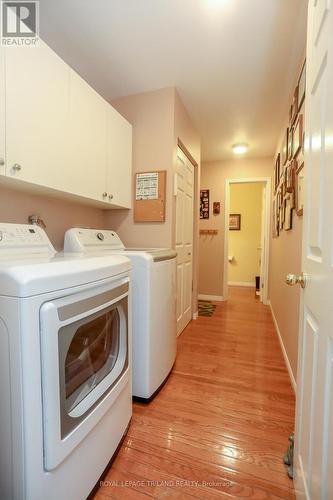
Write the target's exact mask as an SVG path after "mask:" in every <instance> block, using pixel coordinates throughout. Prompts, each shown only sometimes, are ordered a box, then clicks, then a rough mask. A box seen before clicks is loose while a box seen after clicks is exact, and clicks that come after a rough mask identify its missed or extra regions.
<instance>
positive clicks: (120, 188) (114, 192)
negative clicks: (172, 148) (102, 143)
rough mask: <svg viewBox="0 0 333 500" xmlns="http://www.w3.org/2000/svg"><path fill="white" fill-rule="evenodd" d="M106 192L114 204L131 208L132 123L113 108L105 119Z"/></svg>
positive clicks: (110, 108)
mask: <svg viewBox="0 0 333 500" xmlns="http://www.w3.org/2000/svg"><path fill="white" fill-rule="evenodd" d="M106 182H107V193H108V197H109V199H110V202H111V203H112V204H114V205H115V206H119V207H124V208H131V200H132V125H130V124H129V123H128V121H127V120H125V118H123V117H122V116H121V115H120V114H119V113H118V112H117V111H116V110H115V109H114V108H112V107H111V106H110V107H109V109H108V120H107V177H106Z"/></svg>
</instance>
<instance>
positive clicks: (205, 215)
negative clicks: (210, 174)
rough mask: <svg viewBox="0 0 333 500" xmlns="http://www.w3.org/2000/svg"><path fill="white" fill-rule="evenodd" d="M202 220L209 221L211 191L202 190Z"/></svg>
mask: <svg viewBox="0 0 333 500" xmlns="http://www.w3.org/2000/svg"><path fill="white" fill-rule="evenodd" d="M200 219H209V189H201V190H200Z"/></svg>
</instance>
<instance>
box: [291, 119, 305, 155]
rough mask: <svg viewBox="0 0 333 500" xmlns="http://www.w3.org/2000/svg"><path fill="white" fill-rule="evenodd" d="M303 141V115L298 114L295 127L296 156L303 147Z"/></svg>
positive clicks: (294, 150) (294, 144) (294, 149)
mask: <svg viewBox="0 0 333 500" xmlns="http://www.w3.org/2000/svg"><path fill="white" fill-rule="evenodd" d="M302 142H303V115H298V118H297V121H296V124H295V128H294V131H293V155H294V158H296V156H297V155H298V153H299V152H300V151H301V149H302Z"/></svg>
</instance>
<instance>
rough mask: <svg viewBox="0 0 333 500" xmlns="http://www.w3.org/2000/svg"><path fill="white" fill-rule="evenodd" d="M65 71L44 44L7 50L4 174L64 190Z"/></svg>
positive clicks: (61, 63) (67, 97) (67, 102)
mask: <svg viewBox="0 0 333 500" xmlns="http://www.w3.org/2000/svg"><path fill="white" fill-rule="evenodd" d="M69 75H70V69H69V67H68V66H67V65H66V64H65V63H64V62H63V61H62V60H61V59H60V58H59V57H58V56H57V55H56V54H55V53H54V52H53V51H52V50H51V49H50V48H49V47H48V46H47V45H46V44H44V43H43V42H41V43H40V45H39V47H36V48H31V47H26V48H24V47H17V48H15V47H11V48H8V49H6V149H7V151H6V153H7V162H6V163H7V170H6V174H7V175H8V176H10V177H13V178H18V179H21V180H24V181H27V182H30V183H33V184H38V185H42V186H45V187H51V188H54V189H58V190H66V184H65V182H64V176H63V173H64V171H66V169H67V168H68V166H69V165H68V163H67V157H68V154H67V146H68V142H67V140H68V139H67V138H68V109H69V91H68V90H69Z"/></svg>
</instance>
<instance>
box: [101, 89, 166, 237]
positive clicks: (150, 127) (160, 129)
mask: <svg viewBox="0 0 333 500" xmlns="http://www.w3.org/2000/svg"><path fill="white" fill-rule="evenodd" d="M174 99H175V91H174V89H173V88H166V89H161V90H157V91H153V92H145V93H143V94H136V95H131V96H127V97H122V98H120V99H116V100H115V101H113V102H112V105H113V106H114V107H115V108H116V109H117V110H118V111H119V113H121V114H122V115H123V116H124V117H125V118H126V119H127V120H128V121H129V122H130V123H131V124H132V125H133V174H135V173H136V172H149V171H154V170H166V171H167V199H166V221H165V222H164V223H161V222H151V223H135V222H134V220H133V210H119V211H112V212H111V211H110V212H109V213H108V215H107V216H106V219H107V223H108V224H109V226H110V227H111V228H112V229H114V230H115V231H117V232H118V233H119V235H120V237H121V238H122V239H123V241H124V242H125V244H126V245H127V246H146V247H150V246H151V247H154V246H158V247H162V246H165V247H170V246H171V245H172V155H173V144H174ZM132 189H134V175H133V186H132Z"/></svg>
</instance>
